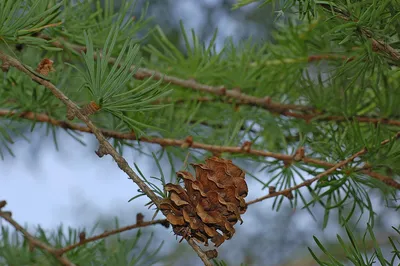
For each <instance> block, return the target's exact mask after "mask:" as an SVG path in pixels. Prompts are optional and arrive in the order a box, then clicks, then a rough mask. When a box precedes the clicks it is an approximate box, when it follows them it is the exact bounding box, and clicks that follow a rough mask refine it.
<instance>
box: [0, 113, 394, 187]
mask: <svg viewBox="0 0 400 266" xmlns="http://www.w3.org/2000/svg"><path fill="white" fill-rule="evenodd" d="M0 116H3V117H10V118H12V117H19V118H22V119H27V120H32V121H37V122H42V123H48V124H51V125H53V126H57V127H60V128H64V129H70V130H74V131H79V132H84V133H92V131H91V129H90V128H89V127H87V126H83V125H80V124H76V123H71V122H68V121H64V120H57V119H54V118H52V117H50V116H49V115H47V114H42V113H34V112H27V111H25V112H18V111H15V110H8V109H0ZM99 130H100V131H101V133H102V134H103V136H105V137H110V138H115V139H120V140H140V141H141V142H146V143H151V144H158V145H160V146H161V147H167V146H175V147H181V148H192V149H201V150H205V151H209V152H212V153H232V154H249V155H254V156H261V157H269V158H274V159H276V160H281V161H284V162H286V163H288V164H291V163H293V162H303V163H304V164H310V165H316V166H319V167H323V168H331V167H334V166H335V164H334V163H329V162H326V161H323V160H320V159H315V158H312V157H306V156H301V157H300V158H295V156H293V155H287V154H281V153H273V152H268V151H264V150H257V149H251V148H248V149H247V148H245V147H244V146H242V147H235V146H218V145H210V144H206V143H201V142H196V141H193V138H192V137H187V138H186V139H183V140H179V139H170V138H159V137H151V138H148V137H140V138H139V139H138V138H137V136H136V135H135V134H134V133H132V132H128V133H123V132H118V131H114V130H108V129H101V128H100V129H99ZM399 137H400V134H399V133H398V134H396V136H395V138H399ZM389 141H390V140H385V141H383V142H382V143H381V145H385V144H387V143H388V142H389ZM356 170H357V171H361V172H362V173H363V174H366V175H369V176H371V177H372V178H375V179H377V180H380V181H381V182H383V183H385V184H386V185H388V186H391V187H393V188H396V189H400V183H398V182H396V180H394V179H393V178H390V177H388V176H384V175H382V174H379V173H376V172H373V171H372V169H371V168H370V167H369V166H368V165H364V166H363V167H360V168H357V169H356Z"/></svg>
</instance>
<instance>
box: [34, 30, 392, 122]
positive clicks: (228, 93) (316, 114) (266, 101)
mask: <svg viewBox="0 0 400 266" xmlns="http://www.w3.org/2000/svg"><path fill="white" fill-rule="evenodd" d="M39 37H41V38H43V39H45V40H51V38H50V37H49V36H47V35H44V34H40V35H39ZM63 43H64V44H63ZM63 43H61V42H60V41H53V42H52V44H53V45H54V46H55V47H58V48H65V44H67V46H68V47H70V48H71V49H74V50H75V51H77V52H84V51H86V47H85V46H80V45H77V44H71V43H69V42H66V41H64V42H63ZM378 44H380V46H379V45H378ZM377 45H378V46H379V47H381V46H384V45H385V44H384V43H383V42H379V43H377ZM385 47H386V48H385V49H389V50H390V51H391V52H392V53H394V51H395V50H394V49H393V48H389V47H390V46H385ZM374 50H375V51H378V50H376V49H374ZM379 51H380V50H379ZM394 55H398V54H396V53H394ZM95 57H96V56H95ZM393 58H394V59H395V58H396V56H394V57H393ZM337 59H340V60H347V61H352V60H353V59H352V58H347V57H343V56H336V55H310V56H309V57H307V59H304V60H303V61H304V62H315V61H320V60H337ZM115 61H116V59H115V58H110V60H109V63H110V64H115ZM278 61H281V62H283V63H284V62H285V60H278ZM300 61H301V60H300ZM134 70H136V72H135V73H134V74H133V77H134V78H136V79H139V80H142V79H145V78H150V77H151V78H153V79H154V80H161V81H162V82H163V83H170V84H173V85H176V86H180V87H182V88H187V89H192V90H194V91H199V92H203V93H207V94H213V95H216V96H218V97H226V98H227V99H222V98H219V101H220V102H225V103H233V102H234V103H235V104H236V105H248V106H255V107H260V108H263V109H265V110H267V111H269V112H271V113H274V114H278V115H282V116H286V117H292V118H296V119H301V120H305V121H307V122H310V121H312V120H317V121H337V122H340V121H358V122H361V123H375V124H376V123H382V124H387V125H394V126H399V127H400V121H399V120H395V119H389V118H379V117H373V116H351V117H345V116H341V115H328V113H327V112H326V111H325V110H319V109H317V108H315V107H312V106H304V105H298V104H284V103H279V102H274V101H272V99H271V97H270V96H265V97H262V98H260V97H256V96H251V95H247V94H245V93H242V92H240V88H235V89H227V88H226V86H225V85H220V86H211V85H206V84H202V83H199V82H197V81H195V80H193V79H181V78H179V77H175V76H171V75H167V74H165V73H162V72H159V71H157V70H152V69H148V68H143V67H139V68H137V66H132V67H131V71H132V72H133V71H134ZM165 101H166V102H172V101H177V102H184V101H187V100H183V99H177V100H173V99H170V98H169V99H165V100H164V101H163V100H158V101H156V102H155V103H163V102H165ZM198 101H200V102H209V101H215V99H212V98H208V97H199V99H198Z"/></svg>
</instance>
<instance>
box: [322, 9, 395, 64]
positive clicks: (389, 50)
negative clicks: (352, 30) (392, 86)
mask: <svg viewBox="0 0 400 266" xmlns="http://www.w3.org/2000/svg"><path fill="white" fill-rule="evenodd" d="M319 5H320V6H321V7H322V8H324V9H325V10H326V11H328V12H332V11H333V12H334V13H336V17H338V18H340V19H342V20H344V21H353V22H358V21H359V20H358V18H354V17H352V15H351V14H349V13H348V12H346V11H343V10H341V9H340V8H338V7H333V6H331V5H329V4H325V3H324V4H319ZM360 32H361V33H362V35H364V36H365V37H367V38H368V39H370V40H371V45H372V51H374V52H380V53H383V54H385V55H387V56H388V57H389V58H390V59H391V60H393V61H395V62H400V53H399V52H398V51H397V50H396V49H394V48H393V47H392V46H390V45H389V44H387V43H386V42H384V41H382V40H377V39H375V38H374V36H373V34H372V32H370V31H369V30H367V29H365V28H361V29H360Z"/></svg>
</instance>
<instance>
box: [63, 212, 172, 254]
mask: <svg viewBox="0 0 400 266" xmlns="http://www.w3.org/2000/svg"><path fill="white" fill-rule="evenodd" d="M155 224H161V225H163V226H165V227H167V228H168V227H169V222H168V221H167V220H166V219H161V220H153V221H146V222H145V221H136V223H135V224H132V225H128V226H124V227H121V228H117V229H114V230H111V231H105V232H103V233H102V234H99V235H96V236H93V237H89V238H85V237H82V238H81V239H80V241H79V242H77V243H75V244H72V245H69V246H66V247H63V248H60V249H57V250H56V252H57V254H58V255H59V256H61V255H62V254H64V253H66V252H68V251H70V250H72V249H74V248H77V247H79V246H82V245H85V244H87V243H90V242H93V241H97V240H100V239H103V238H106V237H109V236H111V235H115V234H118V233H121V232H125V231H128V230H132V229H136V228H141V227H146V226H149V225H155Z"/></svg>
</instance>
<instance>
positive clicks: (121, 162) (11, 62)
mask: <svg viewBox="0 0 400 266" xmlns="http://www.w3.org/2000/svg"><path fill="white" fill-rule="evenodd" d="M0 59H1V60H2V61H3V64H6V65H7V67H9V66H12V67H15V68H16V69H18V70H19V71H21V72H23V73H25V74H26V75H28V76H29V77H30V78H32V80H34V81H36V82H38V83H39V84H41V85H43V86H44V87H46V88H47V89H49V90H50V91H51V92H52V93H53V95H54V96H55V97H57V98H58V99H59V100H61V101H62V102H63V103H64V104H65V105H66V107H67V116H69V118H71V119H72V118H73V117H74V116H76V117H77V118H79V119H80V120H82V121H83V122H84V123H85V124H86V125H87V127H88V128H89V129H90V130H91V132H93V134H94V135H95V136H96V138H97V140H98V141H99V145H100V147H99V150H98V151H97V152H96V154H97V155H98V156H99V157H102V156H104V155H106V154H109V155H111V156H112V157H113V159H114V160H115V162H116V163H117V164H118V166H119V168H120V169H121V170H122V171H124V172H125V173H126V174H127V175H128V176H129V178H130V179H131V180H132V181H133V182H135V183H136V184H137V185H138V186H139V188H140V189H141V190H142V191H143V193H145V194H146V195H147V196H148V197H149V198H150V200H151V201H152V202H153V203H154V204H155V205H156V206H157V207H159V204H160V203H159V201H160V198H159V197H158V196H157V195H156V194H155V193H154V192H153V191H152V190H151V189H150V187H149V186H148V185H146V183H144V182H143V180H141V179H140V177H139V176H138V175H137V174H136V173H135V172H134V171H133V170H132V168H131V167H130V166H129V164H128V162H127V161H126V160H125V158H124V157H123V156H121V155H120V154H119V153H118V152H117V151H116V150H115V149H114V147H113V146H112V145H111V144H110V143H109V142H108V141H107V139H106V138H105V137H104V136H103V134H102V133H101V131H100V130H99V129H98V128H97V127H96V126H95V125H94V124H93V122H92V121H91V120H90V119H89V118H88V117H87V116H86V115H84V114H82V112H81V110H80V108H79V106H77V105H76V104H75V103H74V102H72V101H71V100H70V99H69V98H68V97H67V96H66V95H65V94H64V93H62V92H61V91H60V90H59V89H58V88H57V87H56V86H54V85H53V84H52V83H51V82H49V81H47V80H45V79H43V78H41V77H40V76H39V75H35V73H34V72H33V71H30V70H28V69H27V68H26V67H25V66H24V65H23V64H22V63H20V62H19V61H18V60H17V59H15V58H13V57H11V56H8V55H6V54H4V53H3V52H2V51H0ZM192 247H193V246H192ZM194 251H195V252H196V253H197V254H198V256H199V257H200V258H201V259H202V260H203V258H204V256H206V255H205V253H203V252H202V250H201V249H200V248H199V249H196V248H194Z"/></svg>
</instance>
